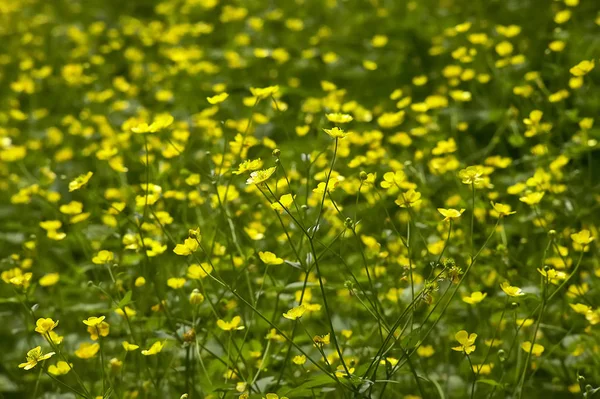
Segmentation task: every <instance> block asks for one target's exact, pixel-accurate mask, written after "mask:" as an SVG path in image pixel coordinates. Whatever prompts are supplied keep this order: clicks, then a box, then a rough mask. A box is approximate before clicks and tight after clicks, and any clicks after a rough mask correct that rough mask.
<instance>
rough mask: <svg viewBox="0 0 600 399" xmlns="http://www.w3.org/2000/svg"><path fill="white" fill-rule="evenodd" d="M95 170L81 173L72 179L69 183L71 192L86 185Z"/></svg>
mask: <svg viewBox="0 0 600 399" xmlns="http://www.w3.org/2000/svg"><path fill="white" fill-rule="evenodd" d="M93 174H94V173H93V172H87V173H86V174H85V175H80V176H77V177H76V178H75V180H72V181H71V182H70V183H69V192H72V191H75V190H79V189H80V188H81V187H83V186H85V185H86V184H87V182H88V181H90V179H91V178H92V175H93Z"/></svg>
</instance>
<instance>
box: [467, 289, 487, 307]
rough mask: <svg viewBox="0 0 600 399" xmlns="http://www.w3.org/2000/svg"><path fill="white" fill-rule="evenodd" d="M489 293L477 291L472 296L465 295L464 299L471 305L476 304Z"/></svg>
mask: <svg viewBox="0 0 600 399" xmlns="http://www.w3.org/2000/svg"><path fill="white" fill-rule="evenodd" d="M486 296H487V293H481V291H475V292H473V293H471V295H470V296H463V297H462V300H463V301H464V302H466V303H468V304H469V305H475V304H477V303H479V302H481V301H483V300H484V299H485V297H486Z"/></svg>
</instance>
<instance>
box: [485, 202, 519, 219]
mask: <svg viewBox="0 0 600 399" xmlns="http://www.w3.org/2000/svg"><path fill="white" fill-rule="evenodd" d="M491 204H492V208H494V210H495V211H496V213H497V217H499V218H501V217H503V216H508V215H512V214H513V213H517V212H516V211H512V210H511V207H510V205H506V204H501V203H494V202H493V201H492V202H491Z"/></svg>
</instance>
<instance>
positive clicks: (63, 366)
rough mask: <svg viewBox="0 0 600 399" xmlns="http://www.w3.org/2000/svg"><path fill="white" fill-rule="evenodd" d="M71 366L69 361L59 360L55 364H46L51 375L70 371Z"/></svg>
mask: <svg viewBox="0 0 600 399" xmlns="http://www.w3.org/2000/svg"><path fill="white" fill-rule="evenodd" d="M71 367H72V365H69V363H67V362H64V361H62V360H59V361H58V363H56V365H54V364H53V365H50V366H48V372H49V373H50V374H52V375H65V374H67V373H68V372H69V371H71Z"/></svg>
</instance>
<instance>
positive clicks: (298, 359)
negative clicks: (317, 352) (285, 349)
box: [292, 355, 306, 366]
mask: <svg viewBox="0 0 600 399" xmlns="http://www.w3.org/2000/svg"><path fill="white" fill-rule="evenodd" d="M292 363H294V364H297V365H298V366H302V365H303V364H304V363H306V356H304V355H296V356H294V357H293V358H292Z"/></svg>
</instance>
